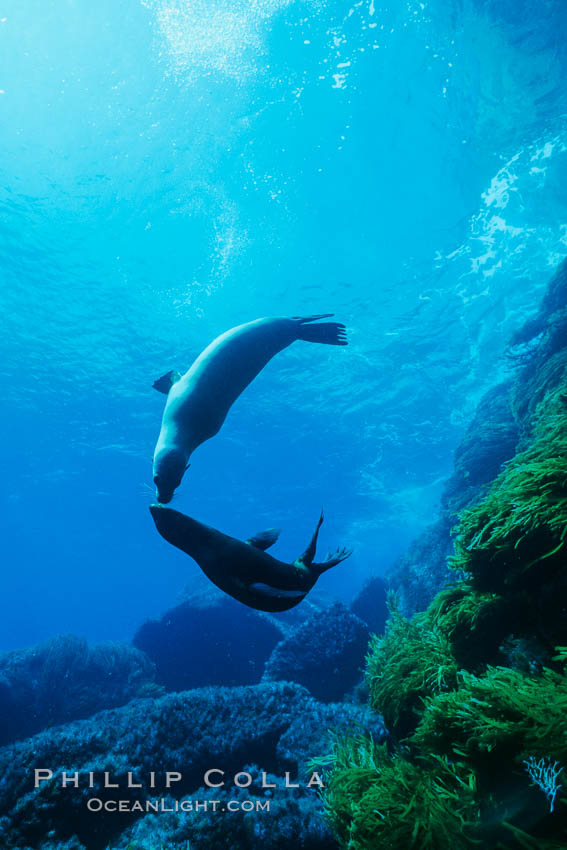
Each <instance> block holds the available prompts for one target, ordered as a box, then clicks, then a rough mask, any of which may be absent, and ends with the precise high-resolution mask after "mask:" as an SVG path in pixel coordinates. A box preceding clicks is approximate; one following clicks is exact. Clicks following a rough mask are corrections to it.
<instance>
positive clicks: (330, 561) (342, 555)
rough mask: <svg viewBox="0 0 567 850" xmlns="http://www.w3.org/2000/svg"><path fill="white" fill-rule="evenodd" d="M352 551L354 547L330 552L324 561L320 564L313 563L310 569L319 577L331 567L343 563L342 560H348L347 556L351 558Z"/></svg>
mask: <svg viewBox="0 0 567 850" xmlns="http://www.w3.org/2000/svg"><path fill="white" fill-rule="evenodd" d="M352 552H353V550H352V549H346V548H344V547H343V548H342V549H337V551H336V552H334V553H330V552H329V554H328V555H327V557H326V558H325V560H324V561H322V562H321V563H320V564H316V563H313V564H311V567H310V569H311V571H312V572H315V573H316V574H317V577H319V576H320V575H321V574H322V573H325V572H327V570H330V569H331V567H336V566H337V564H340V563H341V561H346V559H347V558H350V556H351V555H352Z"/></svg>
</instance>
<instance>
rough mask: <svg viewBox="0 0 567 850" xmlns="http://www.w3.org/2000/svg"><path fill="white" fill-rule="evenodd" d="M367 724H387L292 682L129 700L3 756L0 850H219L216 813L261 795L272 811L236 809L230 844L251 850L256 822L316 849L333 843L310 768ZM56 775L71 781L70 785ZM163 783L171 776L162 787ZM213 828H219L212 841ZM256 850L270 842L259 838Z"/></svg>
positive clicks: (377, 731)
mask: <svg viewBox="0 0 567 850" xmlns="http://www.w3.org/2000/svg"><path fill="white" fill-rule="evenodd" d="M369 724H370V726H371V727H372V728H373V729H374V735H375V737H377V738H378V739H379V738H380V737H381V736H382V735H383V726H382V724H381V721H380V720H379V719H376V718H373V717H372V716H371V715H370V714H369V713H368V711H367V709H365V708H362V707H357V706H348V705H322V704H320V703H318V702H317V701H316V700H314V699H313V698H312V697H311V696H310V695H309V694H308V693H307V691H306V690H305V689H304V688H302V687H300V686H299V685H293V684H289V683H270V684H267V683H266V684H261V685H256V686H249V687H241V688H219V687H216V688H203V689H195V690H191V691H185V692H183V693H178V694H168V695H165V696H163V697H160V698H158V699H143V700H134V701H132V702H130V703H129V704H128V705H127V706H124V707H122V708H118V709H114V710H112V711H106V712H101V713H99V714H97V715H95V716H93V717H92V718H89V719H87V720H82V721H76V722H73V723H68V724H66V725H64V726H59V727H54V728H52V729H46V730H44V731H43V732H41V733H39V734H37V735H36V736H34V737H32V738H30V739H28V740H26V741H22V742H18V743H15V744H13V745H12V746H10V747H4V748H3V749H2V750H0V775H1V776H2V782H1V783H0V811H1V812H2V817H1V818H0V843H1V846H2V847H5V848H7V850H8V848H18V850H23V848H34V850H46V848H48V847H51V846H57V847H64V846H67V845H66V844H65V842H74V843H72V844H70V845H69V847H71V846H72V847H76V848H82V847H84V848H88V850H103V848H106V847H107V846H108V845H109V844H110V845H112V847H126V846H128V844H129V843H130V841H131V840H132V841H133V840H134V838H135V839H136V841H137V842H138V843H137V844H135V845H133V846H137V847H150V846H152V842H153V844H156V843H157V842H159V841H162V842H163V843H164V844H166V842H167V846H168V847H170V846H171V847H184V848H185V847H186V846H187V841H190V846H191V847H192V848H193V847H195V848H205V847H207V848H210V847H217V846H218V847H221V846H226V836H227V833H226V830H227V823H226V822H225V821H224V817H223V815H222V811H223V806H224V810H227V807H228V803H229V801H231V800H236V801H238V800H247V801H248V800H254V799H256V798H257V799H260V800H264V801H265V800H270V803H271V805H270V813H267V812H266V811H264V813H262V814H256V812H251V813H250V814H248V813H247V811H246V809H245V810H239V811H238V812H235V816H234V817H232V816H231V818H230V822H231V824H232V825H233V826H231V833H232V831H234V835H233V838H234V840H233V842H232V843H231V847H234V848H239V847H249V846H250V843H249V842H250V836H251V835H252V834H254V831H255V830H256V831H257V830H258V829H261V825H262V817H264V818H265V820H266V822H268V821H269V825H270V827H269V828H272V826H273V824H274V823H275V824H276V826H275V827H273V828H274V829H275V833H274V834H278V831H279V835H280V838H281V837H282V836H284V835H287V836H288V838H293V837H294V836H295V839H296V842H297V846H303V847H309V848H311V847H313V848H318V847H321V846H324V845H322V844H321V841H322V840H323V837H324V839H325V840H326V841H328V842H331V843H330V844H328V845H327V846H333V845H332V839H331V838H330V836H329V834H328V831H327V829H326V827H325V826H324V823H323V822H322V820H321V818H320V810H321V802H320V800H319V798H318V796H317V794H316V793H315V791H314V789H313V787H308V778H309V776H310V771H309V770H308V766H307V761H308V759H309V757H310V756H311V755H312V754H313V753H314V752H317V751H318V750H319V749H320V748H321V747H323V746H325V737H326V735H327V729H328V728H336V729H342V730H344V731H345V732H346V730H348V729H351V730H352V729H353V728H354V729H356V728H362V727H367V726H368V725H369ZM36 769H37V770H41V771H45V773H41V774H39V776H41V777H46V779H45V781H41V782H40V783H39V787H34V786H35V784H36V783H35V782H34V779H35V775H36V774H35V771H36ZM211 769H214V770H215V771H218V772H216V773H215V774H214V782H215V783H216V784H218V783H221V782H222V783H224V784H223V785H220V786H219V787H215V788H214V789H211V788H207V787H205V781H204V778H205V774H206V773H207V771H208V770H211ZM47 771H49V772H50V774H51V775H49V777H48V774H47ZM220 771H222V772H223V773H220ZM64 772H66V773H67V776H72V777H73V778H71V780H70V781H69V782H68V785H67V787H64V782H63V780H64V777H63V773H64ZM239 773H244V774H246V773H248V774H249V775H250V776H251V777H252V784H250V785H249V786H248V787H245V788H240V787H239V786H238V783H237V782H235V779H234V778H235V777H237V776H238V774H239ZM262 773H265V774H266V776H265V778H263V777H262ZM286 773H287V777H288V779H287V784H291V785H292V786H295V787H286ZM168 774H169V776H170V777H171V776H174V777H175V778H174V779H173V780H172V781H171V783H170V787H169V788H168V787H167V786H168ZM47 777H48V778H47ZM74 777H76V778H74ZM211 781H212V778H211ZM241 781H244V782H246V779H244V780H242V779H241ZM262 782H263V783H264V785H266V786H267V787H266V788H264V787H263V785H262ZM270 785H273V786H275V787H273V788H272V787H268V786H270ZM107 786H108V787H107ZM136 786H137V787H136ZM156 798H159V800H160V807H161V806H165V815H164V817H163V820H162V813H161V808H160V814H159V815H152V814H151V811H152V810H151V809H150V814H146V813H145V805H146V801H147V800H154V799H156ZM213 798H214V800H216V801H218V810H216V811H214V810H213V809H212V808H211V807H209V808H208V810H206V811H205V810H203V809H201V810H200V811H199V810H197V811H193V812H184V813H183V816H182V817H181V816H180V815H176V816H175V817H173V816H171V817H169V818H168V817H167V808H168V807H170V808H172V805H170V804H172V803H174V801H175V800H180V799H190V800H194V801H200V802H204V801H207V800H209V801H210V800H212V799H213ZM93 799H94V800H96V801H99V802H100V804H101V806H102V810H100V811H99V810H98V808H95V810H94V811H89V807H88V805H87V803H88V801H89V800H93ZM116 799H119V800H123V801H124V809H123V810H122V811H120V812H116V811H106V810H105V808H104V804H105V803H106V802H107V801H112V800H116ZM136 801H138V804H139V808H138V807H137V806H135V805H134V804H135V803H136ZM162 801H165V804H164V803H163V802H162ZM96 806H98V803H97V804H96ZM280 810H281V811H280ZM203 813H204V814H205V815H206V817H204V818H203ZM280 816H281V819H280ZM146 819H147V820H146ZM209 823H210V824H211V827H212V825H213V824H214V825H215V828H214V829H212V834H211V833H210V832H209V830H208V827H207V824H209ZM257 824H258V825H257ZM307 827H308V828H307ZM266 830H268V824H267V823H266ZM223 833H224V842H225V843H224V844H223V843H222V835H223ZM150 835H151V841H150V838H149V837H150ZM238 835H241V839H240V838H238ZM214 836H216V837H214ZM146 841H147V842H148V843H145V842H146ZM211 842H212V843H211ZM158 846H159V843H158ZM258 846H277V845H276V844H273V845H269V844H268V845H262V844H261V842H260V841H258Z"/></svg>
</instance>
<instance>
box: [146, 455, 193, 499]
mask: <svg viewBox="0 0 567 850" xmlns="http://www.w3.org/2000/svg"><path fill="white" fill-rule="evenodd" d="M189 466H190V464H188V463H187V459H186V457H185V455H184V454H183V452H181V451H180V450H179V449H161V451H159V452H158V453H157V454H156V456H155V457H154V484H155V485H156V499H157V501H158V502H159V503H160V504H162V505H167V504H168V502H171V500H172V499H173V494H174V492H175V490H176V489H177V488H178V487H179V485H180V484H181V479H182V478H183V475H184V474H185V470H186V469H189Z"/></svg>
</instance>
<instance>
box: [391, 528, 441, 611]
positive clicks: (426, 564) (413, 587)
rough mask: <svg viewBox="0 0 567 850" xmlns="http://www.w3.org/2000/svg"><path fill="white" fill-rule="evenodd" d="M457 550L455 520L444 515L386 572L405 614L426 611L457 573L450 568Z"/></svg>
mask: <svg viewBox="0 0 567 850" xmlns="http://www.w3.org/2000/svg"><path fill="white" fill-rule="evenodd" d="M452 552H453V541H452V540H451V522H450V521H449V520H448V518H447V517H442V518H441V519H440V520H439V521H438V522H436V523H434V524H433V525H430V526H428V527H427V528H426V529H425V531H423V532H422V533H421V534H420V535H419V537H417V538H416V539H415V540H414V541H413V542H412V543H411V544H410V546H409V548H408V550H407V552H405V554H404V555H402V557H401V558H400V559H399V560H398V561H397V562H396V563H395V564H394V566H393V567H392V569H391V570H389V571H388V573H387V574H386V579H387V581H388V585H389V587H390V588H391V589H392V590H394V591H395V593H396V597H397V605H398V608H399V610H400V612H401V613H402V614H403V615H404V617H411V615H412V614H414V613H415V612H416V611H423V609H424V608H426V607H427V604H428V602H429V601H430V600H431V599H433V597H434V596H435V594H436V593H437V591H438V590H439V589H440V588H441V587H443V586H444V585H445V584H447V582H448V581H450V580H451V579H452V578H454V576H453V575H452V574H451V571H450V570H449V568H448V567H447V558H448V556H449V555H450V554H451V553H452Z"/></svg>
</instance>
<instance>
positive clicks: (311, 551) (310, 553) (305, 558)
mask: <svg viewBox="0 0 567 850" xmlns="http://www.w3.org/2000/svg"><path fill="white" fill-rule="evenodd" d="M322 525H323V511H322V510H321V516H320V517H319V522H318V523H317V528H316V529H315V531H314V532H313V537H312V538H311V541H310V543H309V546H308V547H307V549H306V550H305V552H304V553H303V555H300V556H299V558H298V559H297V560H296V561H295V563H296V564H297V563H301V564H304V565H305V566H306V567H310V566H311V564H312V563H313V558H314V557H315V551H316V549H317V537H318V536H319V529H320V528H321V526H322Z"/></svg>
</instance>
